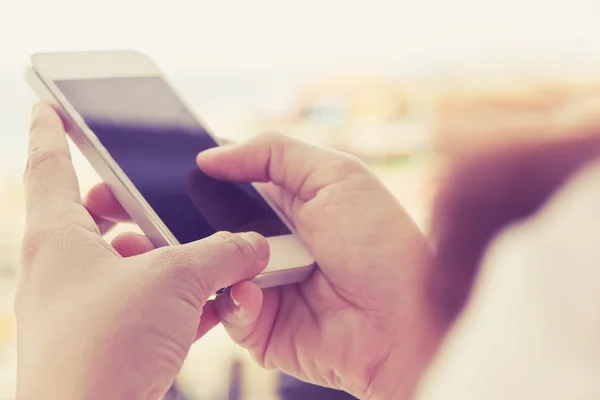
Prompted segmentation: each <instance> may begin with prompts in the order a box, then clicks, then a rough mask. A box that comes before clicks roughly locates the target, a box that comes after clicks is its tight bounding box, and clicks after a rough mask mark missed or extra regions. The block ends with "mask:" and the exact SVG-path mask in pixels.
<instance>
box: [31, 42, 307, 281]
mask: <svg viewBox="0 0 600 400" xmlns="http://www.w3.org/2000/svg"><path fill="white" fill-rule="evenodd" d="M31 63H32V67H33V71H30V72H29V75H30V76H29V79H28V81H31V80H32V79H33V77H32V76H31V73H33V74H34V75H35V76H36V77H37V79H38V80H39V81H40V82H39V83H41V84H42V85H43V86H44V87H45V88H46V89H47V91H48V94H51V96H52V100H54V101H55V102H56V103H57V105H59V107H60V109H62V111H63V112H64V113H65V117H66V118H65V119H66V120H67V122H68V123H69V126H68V127H67V131H68V133H69V135H70V137H71V139H72V140H73V142H74V143H75V144H76V145H77V147H78V148H79V149H80V150H81V151H82V153H83V154H84V155H85V156H86V158H88V160H89V161H90V163H91V164H92V166H93V167H94V168H95V169H96V170H97V172H98V174H99V175H100V176H101V177H102V179H104V180H105V182H106V183H107V185H108V186H109V188H110V189H111V191H113V193H114V194H115V196H116V197H117V199H118V200H119V202H121V204H122V205H123V207H124V208H125V209H126V211H127V212H128V213H129V214H130V215H131V217H132V219H133V220H134V221H135V222H136V223H137V224H138V225H140V228H141V229H142V231H144V233H145V234H146V235H148V237H149V238H150V239H151V240H152V241H153V243H154V244H155V245H156V246H166V245H177V244H179V242H178V241H177V239H176V238H175V237H174V236H173V234H172V233H171V232H170V230H169V229H168V228H167V226H166V225H165V224H164V222H163V221H162V220H161V219H160V217H159V216H158V215H157V214H156V213H155V212H154V210H153V209H152V207H150V205H149V204H148V203H147V201H146V200H145V199H144V197H143V196H142V194H141V193H140V192H139V191H138V190H137V188H136V187H135V186H134V185H133V183H132V182H131V181H130V179H129V178H128V177H127V175H126V174H125V173H124V172H123V170H122V169H121V168H120V166H119V165H118V164H117V163H116V161H115V160H114V159H113V158H112V157H111V156H110V155H109V154H108V152H107V151H106V149H104V147H103V146H102V144H101V143H100V141H99V140H98V138H97V137H96V135H95V134H94V133H93V132H92V131H91V130H90V129H89V127H88V126H87V124H86V123H85V121H84V120H83V118H82V117H81V115H80V114H79V113H77V112H76V110H75V109H74V108H73V107H72V106H71V104H70V103H69V101H68V100H67V99H66V97H65V96H64V95H63V94H62V92H61V91H60V89H59V88H58V86H56V85H55V84H54V81H55V80H76V79H98V78H111V77H112V78H114V77H120V78H123V77H140V76H158V77H160V78H162V79H163V80H164V81H165V82H166V83H167V85H168V86H169V87H170V88H171V89H172V90H173V91H174V93H175V94H176V95H177V96H178V97H179V98H180V99H181V101H182V102H183V104H184V105H185V106H186V107H187V108H188V110H189V111H190V112H191V113H192V114H193V115H194V117H195V118H196V119H197V120H198V121H199V122H200V123H201V124H203V123H202V120H201V119H200V118H199V117H198V115H197V114H196V113H195V112H194V110H193V109H192V107H190V105H189V104H188V103H187V102H186V101H185V99H184V98H183V96H182V95H181V94H180V92H179V91H178V90H177V89H176V88H175V87H174V85H173V84H172V83H171V82H170V81H169V80H168V79H167V78H166V76H165V74H164V73H163V72H162V71H161V70H160V69H159V68H158V66H157V65H156V64H155V63H154V62H152V61H151V60H150V58H148V57H146V56H145V55H143V54H141V53H139V52H136V51H128V50H124V51H100V52H69V53H38V54H35V55H33V56H32V57H31ZM31 84H32V83H31V82H30V85H31ZM34 90H36V89H35V88H34ZM40 90H41V89H38V90H36V92H37V91H40ZM203 125H204V126H205V124H203ZM207 131H208V133H209V134H210V135H211V136H212V137H213V138H215V136H214V135H213V134H212V132H210V131H209V130H208V129H207ZM215 140H216V141H217V142H218V139H217V138H215ZM254 187H255V188H256V189H257V191H258V192H259V193H260V194H261V196H262V197H263V198H264V199H265V201H266V202H267V203H268V204H269V205H270V206H271V208H272V209H273V210H274V212H275V213H276V214H277V216H278V217H279V218H280V219H281V220H282V221H283V223H284V224H285V225H286V226H287V227H288V228H289V229H290V232H292V233H291V234H289V235H282V236H275V237H268V238H267V240H268V241H269V244H270V246H271V260H270V262H269V265H268V266H267V268H266V269H265V270H264V271H263V273H262V274H261V275H260V276H258V277H257V278H256V279H255V281H256V282H257V283H258V284H259V285H260V286H262V287H268V286H278V285H281V284H286V283H293V282H300V281H302V280H304V279H305V278H306V277H307V276H308V275H309V274H310V272H311V270H312V268H313V266H314V259H313V257H312V256H311V255H310V253H309V252H308V250H307V249H306V246H305V245H304V243H303V242H302V240H301V239H300V238H299V236H298V235H297V233H296V231H295V230H294V228H293V226H292V224H291V222H290V221H289V220H288V219H287V218H286V217H285V215H283V213H282V212H281V210H280V209H279V208H278V207H277V206H276V205H275V204H274V203H273V202H272V201H271V199H269V197H268V196H266V195H265V193H263V192H262V191H261V190H260V188H258V187H257V186H256V185H254ZM277 272H279V273H277ZM275 273H277V274H275Z"/></svg>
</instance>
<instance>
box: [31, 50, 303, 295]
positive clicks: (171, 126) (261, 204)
mask: <svg viewBox="0 0 600 400" xmlns="http://www.w3.org/2000/svg"><path fill="white" fill-rule="evenodd" d="M25 78H26V80H27V82H28V83H29V85H30V86H31V87H32V89H33V90H34V91H35V92H36V93H37V95H38V96H39V97H41V98H42V99H44V100H49V101H52V102H53V103H55V104H56V105H58V106H59V109H61V111H62V112H63V114H64V115H63V117H64V118H65V120H66V121H65V122H66V129H67V132H68V134H69V136H70V137H71V139H72V141H73V142H74V143H75V145H76V146H77V147H78V148H79V149H80V150H81V152H82V153H83V155H84V156H85V157H86V158H87V159H88V160H89V161H90V163H91V164H92V166H93V167H94V168H95V169H96V171H97V172H98V174H99V175H100V176H101V178H102V179H103V180H104V182H105V183H106V184H107V185H108V187H109V188H110V190H111V191H112V193H113V194H114V196H115V197H116V198H117V200H118V201H119V202H120V203H121V204H122V206H123V207H124V208H125V210H126V211H127V212H128V213H129V215H130V216H131V218H132V219H133V221H134V222H135V223H137V224H138V225H139V227H140V228H141V229H142V231H143V232H144V233H145V234H146V235H147V236H148V237H149V238H150V240H152V242H153V243H154V244H155V245H156V246H168V245H177V244H184V243H189V242H193V241H196V240H199V239H202V238H205V237H207V236H210V235H211V234H213V233H215V232H218V231H229V232H234V233H235V232H245V231H254V232H258V233H260V234H262V235H263V236H265V237H266V238H267V240H268V241H269V244H270V246H271V259H270V261H269V264H268V266H267V268H266V269H265V270H264V271H263V273H262V274H260V275H259V276H257V277H256V278H255V280H254V281H255V283H256V284H257V285H259V286H260V287H263V288H266V287H272V286H281V285H286V284H290V283H298V282H301V281H303V280H305V279H306V278H308V276H309V275H310V274H311V272H312V270H313V268H315V262H314V259H313V257H312V256H311V254H310V253H309V252H308V250H307V248H306V246H305V245H304V243H303V242H302V240H301V239H300V238H299V237H298V235H297V234H296V232H295V231H294V229H293V227H292V224H291V223H290V222H289V221H288V220H287V219H286V218H285V216H284V215H283V214H282V213H281V211H280V210H279V209H277V207H276V206H274V204H273V203H272V202H271V201H270V200H269V199H268V197H267V196H265V195H264V194H263V193H261V192H260V191H259V189H258V188H257V187H256V186H255V185H253V184H251V183H239V182H225V181H221V180H216V179H213V178H211V177H209V176H207V175H206V174H204V173H203V172H202V171H201V170H200V169H199V168H198V167H197V166H196V163H195V158H196V155H197V154H198V153H200V152H201V151H203V150H206V149H208V148H211V147H215V146H218V143H217V139H216V138H215V137H214V136H213V135H211V134H210V133H209V132H208V131H207V129H206V128H204V127H203V125H202V123H201V122H200V120H199V119H198V118H197V116H196V115H195V114H194V113H193V111H192V110H191V109H190V107H189V106H188V105H187V104H186V102H185V101H184V100H183V99H182V98H181V96H180V95H179V94H178V92H177V90H176V89H175V88H174V87H173V85H171V84H170V83H169V82H168V80H167V79H166V78H165V76H164V74H163V73H162V72H161V71H160V70H159V68H158V67H157V66H156V64H154V63H153V62H152V61H151V60H150V59H149V58H148V57H146V56H144V55H143V54H140V53H138V52H135V51H98V52H67V53H38V54H35V55H33V56H32V58H31V67H30V68H28V69H27V71H26V74H25Z"/></svg>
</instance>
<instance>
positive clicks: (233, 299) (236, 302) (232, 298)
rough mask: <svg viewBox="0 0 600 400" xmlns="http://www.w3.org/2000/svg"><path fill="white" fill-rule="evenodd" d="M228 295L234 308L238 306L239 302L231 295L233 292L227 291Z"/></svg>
mask: <svg viewBox="0 0 600 400" xmlns="http://www.w3.org/2000/svg"><path fill="white" fill-rule="evenodd" d="M229 296H230V297H231V301H232V302H233V305H234V306H235V308H239V306H240V302H239V301H237V300H236V299H235V297H234V296H233V292H229Z"/></svg>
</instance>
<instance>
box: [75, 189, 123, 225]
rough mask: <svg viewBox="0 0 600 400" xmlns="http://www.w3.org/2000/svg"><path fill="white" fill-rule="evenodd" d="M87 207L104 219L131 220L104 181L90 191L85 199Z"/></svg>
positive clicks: (93, 213)
mask: <svg viewBox="0 0 600 400" xmlns="http://www.w3.org/2000/svg"><path fill="white" fill-rule="evenodd" d="M85 207H86V208H87V209H88V211H89V212H90V214H92V215H93V216H95V217H99V218H102V219H104V220H108V221H113V222H129V221H131V218H130V217H129V214H127V212H126V211H125V209H124V208H123V206H122V205H121V203H119V202H118V201H117V199H116V197H115V196H114V195H113V194H112V192H111V191H110V189H109V188H108V186H106V184H104V183H99V184H97V185H96V186H94V187H93V188H92V189H91V190H90V191H89V193H88V194H87V197H86V199H85Z"/></svg>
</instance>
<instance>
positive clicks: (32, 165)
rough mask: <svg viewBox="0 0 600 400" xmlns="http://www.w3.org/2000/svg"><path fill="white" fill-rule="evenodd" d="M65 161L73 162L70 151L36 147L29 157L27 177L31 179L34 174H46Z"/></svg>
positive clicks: (26, 168)
mask: <svg viewBox="0 0 600 400" xmlns="http://www.w3.org/2000/svg"><path fill="white" fill-rule="evenodd" d="M65 162H69V163H70V162H71V157H70V155H69V152H68V151H66V150H63V149H56V148H51V147H47V146H42V147H36V148H35V149H33V150H32V151H31V153H30V155H29V157H28V158H27V165H26V167H25V179H26V180H27V179H29V178H30V177H31V175H32V174H36V175H37V174H45V173H47V172H49V171H52V170H54V169H56V167H58V166H60V165H62V164H64V163H65Z"/></svg>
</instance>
